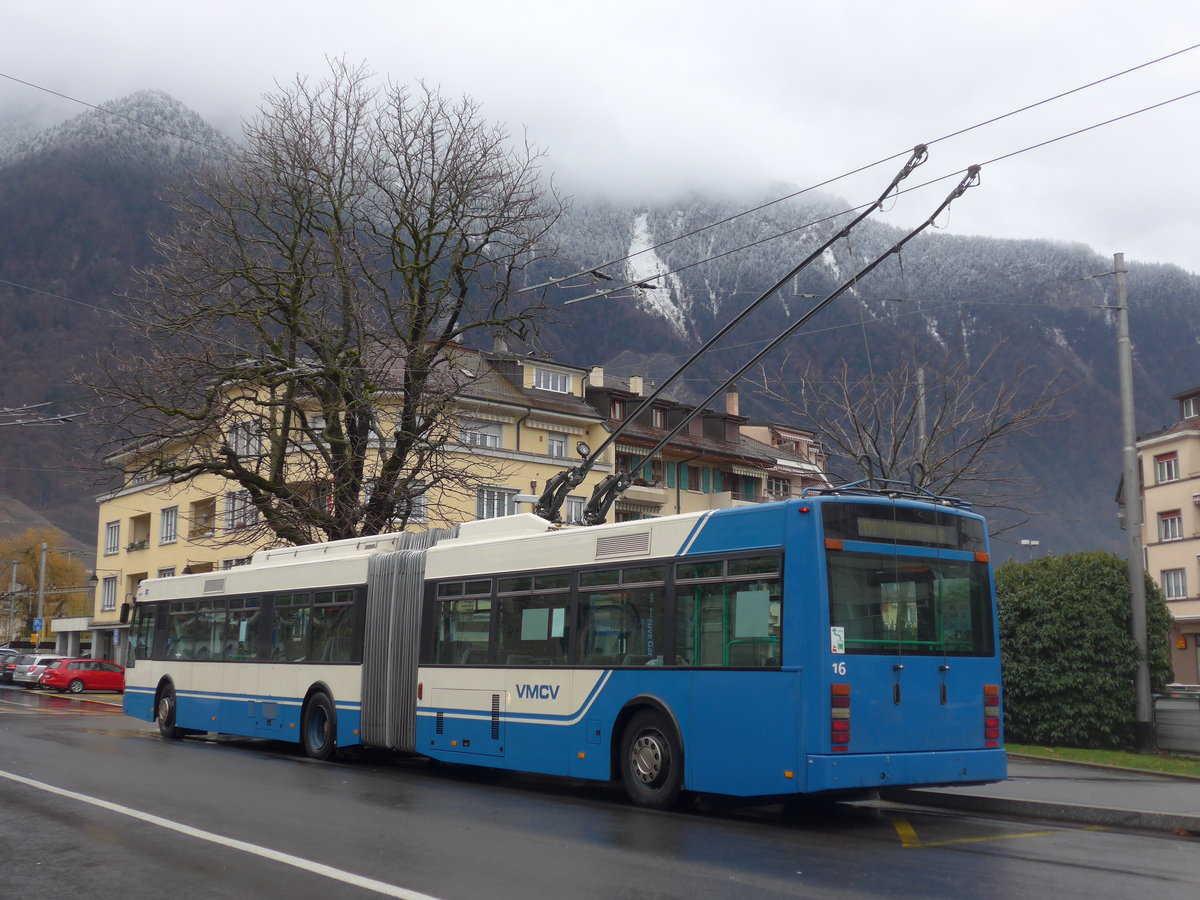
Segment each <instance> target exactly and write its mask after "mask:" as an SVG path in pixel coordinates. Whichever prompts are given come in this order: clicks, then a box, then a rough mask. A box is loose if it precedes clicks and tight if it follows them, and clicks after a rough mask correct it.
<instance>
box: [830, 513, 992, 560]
mask: <svg viewBox="0 0 1200 900" xmlns="http://www.w3.org/2000/svg"><path fill="white" fill-rule="evenodd" d="M821 509H822V520H823V522H824V524H825V537H826V538H835V539H839V540H844V541H865V542H868V543H872V544H908V545H910V546H913V547H942V548H945V549H947V550H967V551H970V552H981V551H983V550H986V549H987V548H986V546H985V541H984V528H983V522H982V521H980V520H979V519H974V518H969V517H967V516H962V515H959V514H958V513H955V512H952V511H950V510H946V509H928V508H920V507H912V506H901V505H899V504H895V503H842V502H827V503H825V504H823V505H822V508H821Z"/></svg>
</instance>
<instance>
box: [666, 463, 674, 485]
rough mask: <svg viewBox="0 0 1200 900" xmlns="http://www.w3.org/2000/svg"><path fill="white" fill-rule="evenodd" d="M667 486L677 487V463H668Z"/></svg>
mask: <svg viewBox="0 0 1200 900" xmlns="http://www.w3.org/2000/svg"><path fill="white" fill-rule="evenodd" d="M667 487H669V488H673V487H675V463H673V462H669V463H667Z"/></svg>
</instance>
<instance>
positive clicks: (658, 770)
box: [621, 709, 683, 809]
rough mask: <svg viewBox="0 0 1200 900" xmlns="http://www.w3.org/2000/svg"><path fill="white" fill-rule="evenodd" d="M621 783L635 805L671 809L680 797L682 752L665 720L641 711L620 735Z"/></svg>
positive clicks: (656, 714) (651, 711) (656, 713)
mask: <svg viewBox="0 0 1200 900" xmlns="http://www.w3.org/2000/svg"><path fill="white" fill-rule="evenodd" d="M621 780H622V781H623V782H624V784H625V793H626V794H628V795H629V799H630V800H632V801H633V802H634V803H635V804H636V805H638V806H645V807H648V808H649V809H670V808H671V807H673V806H675V805H676V804H677V803H678V802H679V800H680V797H681V790H680V789H681V788H682V786H683V749H682V748H681V747H680V744H679V738H677V737H676V736H675V729H674V728H673V727H672V726H671V725H670V723H668V722H667V721H666V719H665V717H664V716H663V715H662V714H661V713H658V712H655V711H654V710H649V709H644V710H642V711H641V712H639V713H637V714H636V715H634V717H633V718H632V719H630V720H629V724H628V725H627V726H626V727H625V733H624V734H623V735H622V736H621Z"/></svg>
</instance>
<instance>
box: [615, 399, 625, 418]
mask: <svg viewBox="0 0 1200 900" xmlns="http://www.w3.org/2000/svg"><path fill="white" fill-rule="evenodd" d="M612 417H613V418H614V419H623V418H625V401H624V400H622V399H621V398H620V397H613V400H612Z"/></svg>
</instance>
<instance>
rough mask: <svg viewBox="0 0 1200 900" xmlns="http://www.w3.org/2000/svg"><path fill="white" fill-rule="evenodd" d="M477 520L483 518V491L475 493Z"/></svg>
mask: <svg viewBox="0 0 1200 900" xmlns="http://www.w3.org/2000/svg"><path fill="white" fill-rule="evenodd" d="M475 518H477V519H482V518H483V489H482V488H480V489H479V490H478V491H476V492H475Z"/></svg>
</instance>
